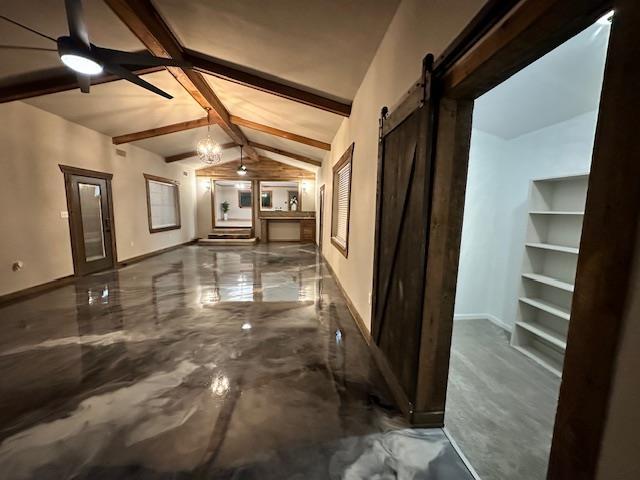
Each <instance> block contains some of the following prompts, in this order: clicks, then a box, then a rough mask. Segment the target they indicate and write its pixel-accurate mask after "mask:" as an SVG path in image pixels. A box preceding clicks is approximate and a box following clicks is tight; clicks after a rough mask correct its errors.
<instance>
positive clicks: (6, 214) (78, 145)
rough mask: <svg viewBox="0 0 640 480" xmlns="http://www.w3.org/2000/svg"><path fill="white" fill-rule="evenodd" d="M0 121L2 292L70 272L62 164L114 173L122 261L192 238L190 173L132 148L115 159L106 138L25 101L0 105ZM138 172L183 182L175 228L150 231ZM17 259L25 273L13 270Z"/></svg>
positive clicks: (128, 148)
mask: <svg viewBox="0 0 640 480" xmlns="http://www.w3.org/2000/svg"><path fill="white" fill-rule="evenodd" d="M0 118H1V119H2V128H1V129H0V145H2V154H1V156H0V171H2V176H1V177H0V204H1V205H2V206H3V213H2V217H1V218H0V232H1V234H0V268H2V274H1V275H0V295H2V294H6V293H10V292H14V291H17V290H21V289H24V288H28V287H31V286H34V285H39V284H42V283H46V282H49V281H51V280H54V279H56V278H60V277H64V276H67V275H71V274H73V262H72V257H71V243H70V236H69V224H68V220H67V219H66V218H61V215H60V212H63V211H66V210H67V204H66V195H65V189H64V177H63V175H62V172H61V171H60V169H59V167H58V165H59V164H64V165H70V166H74V167H80V168H86V169H90V170H98V171H101V172H109V173H113V181H112V189H113V207H114V217H115V230H116V244H117V248H118V260H119V261H122V260H126V259H128V258H131V257H135V256H138V255H142V254H145V253H148V252H152V251H154V250H159V249H162V248H165V247H169V246H172V245H176V244H179V243H182V242H186V241H188V240H191V239H193V238H194V236H195V177H194V174H193V171H188V176H186V177H185V176H183V171H186V170H185V169H184V168H183V167H182V166H180V165H167V164H166V163H164V161H163V159H162V157H160V156H158V155H156V154H154V153H151V152H149V151H146V150H143V149H140V148H137V147H135V146H132V145H123V146H121V147H122V150H125V151H126V152H127V156H126V157H121V156H118V155H116V154H115V147H114V145H113V144H112V143H111V138H109V137H107V136H105V135H102V134H100V133H98V132H96V131H94V130H90V129H88V128H85V127H82V126H80V125H78V124H75V123H71V122H69V121H67V120H64V119H63V118H61V117H58V116H56V115H53V114H51V113H48V112H45V111H43V110H39V109H37V108H35V107H32V106H30V105H27V104H25V103H22V102H12V103H7V104H3V105H0ZM119 148H120V147H119ZM143 173H149V174H152V175H158V176H161V177H166V178H170V179H172V180H177V181H178V182H180V206H181V220H182V228H181V229H180V230H172V231H167V232H159V233H154V234H150V233H149V226H148V219H147V203H146V190H145V182H144V177H143V176H142V174H143ZM17 260H21V261H22V262H24V268H23V269H22V270H21V271H19V272H13V271H12V269H11V267H12V264H13V263H14V262H15V261H17Z"/></svg>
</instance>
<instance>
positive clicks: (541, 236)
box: [511, 174, 589, 376]
mask: <svg viewBox="0 0 640 480" xmlns="http://www.w3.org/2000/svg"><path fill="white" fill-rule="evenodd" d="M588 178H589V177H588V175H587V174H580V175H571V176H566V177H555V178H545V179H540V180H534V181H532V182H531V189H530V195H529V213H528V227H527V237H526V240H525V248H524V260H523V267H522V279H521V288H520V297H519V299H518V316H517V318H516V324H515V327H514V330H513V335H512V336H511V344H512V345H513V347H514V348H516V349H517V350H518V351H519V352H521V353H523V354H524V355H526V356H527V357H529V358H531V359H533V360H535V361H536V362H537V363H538V364H540V365H542V366H543V367H545V368H546V369H547V370H549V371H551V372H553V373H554V374H555V375H558V376H561V375H562V364H563V362H564V352H565V350H566V347H567V331H568V328H569V321H570V319H571V300H572V297H573V290H574V281H575V274H576V265H577V260H578V254H579V252H580V251H579V245H580V234H581V232H582V220H583V217H584V207H585V203H586V196H587V183H588Z"/></svg>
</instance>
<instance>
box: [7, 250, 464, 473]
mask: <svg viewBox="0 0 640 480" xmlns="http://www.w3.org/2000/svg"><path fill="white" fill-rule="evenodd" d="M0 318H1V319H2V326H3V329H2V334H1V335H0V478H2V479H11V480H22V479H38V480H50V479H51V480H53V479H55V480H60V479H91V480H102V479H143V480H149V479H162V480H165V479H166V480H168V479H179V480H182V479H191V478H199V479H200V478H212V479H260V480H270V479H274V480H275V479H278V480H282V479H338V478H344V479H379V480H383V479H384V480H386V479H395V478H398V479H406V480H409V479H423V480H424V479H429V480H465V479H467V480H468V479H470V478H471V477H470V475H469V473H468V471H467V470H466V469H465V467H464V465H463V464H462V462H461V460H460V458H459V457H458V456H457V454H456V452H455V450H454V449H453V448H452V446H451V444H450V443H449V441H448V440H447V438H446V436H445V435H444V434H443V432H442V431H441V430H419V429H415V430H412V429H409V428H407V426H406V424H405V423H404V421H403V420H402V418H401V416H400V415H399V414H398V412H397V411H396V410H394V409H393V407H391V406H390V404H391V401H390V400H389V396H388V393H387V390H386V388H385V386H384V383H383V382H382V380H381V378H380V375H379V373H378V372H377V370H376V369H375V367H374V365H373V364H372V360H371V357H370V356H369V352H368V349H367V347H366V345H365V343H364V340H363V339H362V337H361V336H360V334H359V332H358V330H357V327H356V325H355V324H354V322H353V319H352V318H351V317H350V315H349V313H348V310H347V308H346V305H345V301H344V298H343V297H342V296H341V294H340V292H339V290H338V288H337V285H336V284H335V282H334V281H333V279H332V278H331V277H330V275H329V274H328V271H327V269H326V267H325V266H324V265H323V264H322V262H321V261H320V260H319V257H318V256H317V253H316V250H315V249H314V248H313V247H311V246H300V245H293V244H288V245H287V244H271V245H262V246H258V247H241V248H240V249H238V248H237V247H236V248H234V247H217V248H213V247H198V246H192V247H185V248H182V249H179V250H175V251H172V252H169V253H165V254H163V255H160V256H157V257H154V258H151V259H148V260H146V261H143V262H140V263H137V264H134V265H131V266H129V267H126V268H123V269H120V270H119V271H116V272H108V273H103V274H98V275H93V276H89V277H86V278H84V279H82V280H80V281H78V282H77V283H76V284H75V285H71V286H67V287H64V288H59V289H57V290H53V291H50V292H48V293H45V294H42V295H39V296H37V297H34V298H31V299H28V300H25V301H22V302H19V303H14V304H11V305H7V306H5V307H2V308H0Z"/></svg>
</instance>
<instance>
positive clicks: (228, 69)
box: [184, 50, 351, 117]
mask: <svg viewBox="0 0 640 480" xmlns="http://www.w3.org/2000/svg"><path fill="white" fill-rule="evenodd" d="M184 57H185V59H186V60H187V61H188V62H189V63H190V64H191V65H193V68H195V69H196V70H198V71H200V72H202V73H206V74H208V75H213V76H214V77H218V78H222V79H224V80H228V81H230V82H234V83H238V84H240V85H244V86H245V87H249V88H254V89H256V90H260V91H262V92H266V93H270V94H272V95H276V96H278V97H282V98H286V99H288V100H292V101H294V102H298V103H302V104H304V105H308V106H310V107H314V108H318V109H320V110H324V111H326V112H331V113H335V114H336V115H341V116H343V117H348V116H349V115H351V103H344V102H340V101H337V100H333V99H331V98H328V97H325V96H322V95H318V94H315V93H311V92H308V91H306V90H303V89H301V88H297V87H293V86H291V85H286V84H284V83H282V82H279V81H276V80H272V79H269V78H267V76H266V75H265V74H263V73H250V72H247V71H245V70H240V69H239V68H236V67H233V66H230V65H228V64H225V63H223V62H221V61H220V60H218V59H216V58H213V57H209V56H207V55H205V54H203V53H200V52H196V51H193V50H185V54H184Z"/></svg>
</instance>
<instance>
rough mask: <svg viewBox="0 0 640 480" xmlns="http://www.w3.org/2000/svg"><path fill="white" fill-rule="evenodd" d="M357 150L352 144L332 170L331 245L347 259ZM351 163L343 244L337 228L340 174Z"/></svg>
mask: <svg viewBox="0 0 640 480" xmlns="http://www.w3.org/2000/svg"><path fill="white" fill-rule="evenodd" d="M354 148H355V143H352V144H351V145H350V146H349V148H347V150H346V151H345V152H344V153H343V154H342V156H341V157H340V160H338V161H337V162H336V164H335V165H334V166H333V168H332V175H331V244H332V245H333V246H334V247H335V248H336V250H338V251H339V252H340V253H341V254H342V255H344V257H345V258H348V257H349V224H350V223H351V197H352V195H351V186H352V182H353V150H354ZM347 163H349V164H350V168H349V195H348V197H349V204H348V207H347V232H346V236H345V239H344V245H343V243H342V242H341V241H340V240H339V239H338V237H337V235H336V234H337V231H336V230H337V227H338V224H337V223H338V212H337V210H338V209H337V206H338V197H337V195H338V188H337V187H338V183H337V179H338V173H339V172H340V170H342V169H343V168H344V166H345V165H346V164H347Z"/></svg>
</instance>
